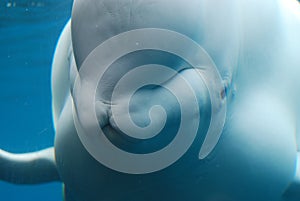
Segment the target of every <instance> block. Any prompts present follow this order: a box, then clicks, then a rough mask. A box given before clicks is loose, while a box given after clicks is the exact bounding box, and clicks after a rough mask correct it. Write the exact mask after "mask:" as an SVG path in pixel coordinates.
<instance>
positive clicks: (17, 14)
mask: <svg viewBox="0 0 300 201" xmlns="http://www.w3.org/2000/svg"><path fill="white" fill-rule="evenodd" d="M71 7H72V0H42V1H36V0H15V1H9V0H0V44H1V45H0V91H1V93H0V127H1V130H0V147H1V149H4V150H7V151H11V152H17V153H18V152H29V151H36V150H39V149H43V148H46V147H49V146H53V142H54V136H55V135H54V131H53V126H52V116H51V88H50V75H51V62H52V58H53V53H54V50H55V45H56V42H57V39H58V37H59V35H60V32H61V30H62V28H63V26H64V24H65V23H66V22H67V20H68V19H69V18H70V15H71ZM61 195H62V193H61V184H60V183H51V184H45V185H36V186H23V185H22V186H17V185H11V184H8V183H5V182H0V200H3V201H20V200H22V201H25V200H28V201H29V200H30V201H35V200H43V201H54V200H62V196H61Z"/></svg>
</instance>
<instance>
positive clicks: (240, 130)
mask: <svg viewBox="0 0 300 201" xmlns="http://www.w3.org/2000/svg"><path fill="white" fill-rule="evenodd" d="M299 36H300V5H299V3H298V2H297V1H295V0H276V1H274V0H265V1H259V0H253V1H247V0H242V1H241V0H225V1H221V2H220V1H218V2H216V1H211V0H189V1H180V0H173V1H171V0H151V1H150V0H149V1H146V0H144V1H140V0H133V1H128V0H123V1H112V0H75V1H74V5H73V11H72V17H71V20H70V21H69V22H68V23H67V25H66V26H65V28H64V30H63V32H62V34H61V36H60V39H59V41H58V44H57V47H56V52H55V55H54V60H53V65H52V96H53V101H52V102H53V105H52V109H53V122H54V128H55V132H56V134H55V135H56V136H55V145H54V147H53V148H48V149H45V150H41V151H38V152H34V153H24V154H13V153H8V152H6V151H3V150H0V179H1V180H3V181H7V182H11V183H16V184H38V183H44V182H52V181H59V182H62V183H63V186H64V199H65V200H66V201H102V200H103V201H104V200H110V201H124V200H131V201H140V200H172V201H174V200H176V201H177V200H178V201H181V200H191V201H192V200H203V201H254V200H255V201H265V200H270V201H294V200H299V199H300V161H299V160H300V155H299V150H300V130H299V127H300V104H299V103H300V79H299V78H298V77H299V75H300V57H299V51H300V37H299Z"/></svg>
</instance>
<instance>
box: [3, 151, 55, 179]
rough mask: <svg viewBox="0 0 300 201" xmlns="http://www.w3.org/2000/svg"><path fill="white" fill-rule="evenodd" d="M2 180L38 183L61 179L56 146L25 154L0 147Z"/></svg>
mask: <svg viewBox="0 0 300 201" xmlns="http://www.w3.org/2000/svg"><path fill="white" fill-rule="evenodd" d="M0 180H3V181H7V182H10V183H15V184H38V183H46V182H51V181H60V176H59V174H58V172H57V169H56V163H55V157H54V148H48V149H44V150H41V151H37V152H32V153H25V154H13V153H8V152H6V151H3V150H1V149H0Z"/></svg>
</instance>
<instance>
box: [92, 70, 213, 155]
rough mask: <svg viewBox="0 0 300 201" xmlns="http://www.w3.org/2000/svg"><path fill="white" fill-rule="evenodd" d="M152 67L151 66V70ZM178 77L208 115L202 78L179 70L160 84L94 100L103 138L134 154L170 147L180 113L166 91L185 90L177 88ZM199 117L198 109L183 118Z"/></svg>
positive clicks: (171, 95) (193, 119) (208, 109)
mask: <svg viewBox="0 0 300 201" xmlns="http://www.w3.org/2000/svg"><path fill="white" fill-rule="evenodd" d="M155 66H156V65H151V67H152V68H155ZM148 67H149V66H148ZM160 73H163V72H160ZM134 77H135V76H134ZM180 77H183V78H184V79H185V80H188V81H189V82H190V87H192V88H193V90H194V91H196V93H195V96H196V99H197V103H198V105H197V107H199V108H201V110H202V113H203V116H205V113H209V111H210V107H211V105H210V102H209V93H208V91H207V88H206V86H205V84H204V83H203V81H202V80H201V77H200V76H199V75H198V73H197V72H196V70H195V69H193V68H182V70H180V72H179V73H178V75H176V74H174V75H171V76H169V77H167V79H166V80H164V81H163V82H161V83H159V85H146V86H143V87H140V88H138V89H137V90H136V91H134V92H133V93H132V91H130V90H128V91H125V92H123V94H122V95H120V96H118V97H117V99H114V100H113V101H110V102H107V101H103V100H101V101H100V100H99V101H96V104H95V109H96V114H97V118H98V122H99V125H100V127H101V128H102V129H103V131H104V134H105V136H106V137H107V138H108V139H109V140H110V141H111V142H112V143H113V144H114V145H115V146H117V147H118V148H120V149H122V150H126V151H128V152H130V153H136V154H146V153H151V152H154V151H158V150H160V149H162V148H163V147H165V146H167V145H168V144H170V143H171V142H172V140H174V138H175V136H176V132H177V131H178V129H179V125H180V121H181V115H182V114H181V110H180V107H181V105H180V103H179V102H178V100H177V97H176V96H174V94H172V91H170V90H168V89H172V88H178V90H184V89H180V87H178V86H180V83H181V82H180ZM125 84H126V82H125ZM125 84H124V85H125ZM100 85H101V82H100V84H99V86H100ZM125 89H126V88H125ZM185 98H186V99H187V100H186V101H187V102H189V101H190V102H192V101H194V98H193V97H189V96H186V97H185ZM189 98H190V100H188V99H189ZM128 100H129V101H128ZM191 105H193V103H191ZM203 111H204V112H203ZM198 117H199V114H198V110H197V108H195V109H194V110H193V109H191V112H190V113H189V114H188V116H185V118H189V120H188V121H190V122H198V121H199V119H198ZM191 124H193V123H191ZM201 126H206V127H208V125H201ZM204 134H205V133H204ZM204 134H203V135H204ZM201 135H202V134H201Z"/></svg>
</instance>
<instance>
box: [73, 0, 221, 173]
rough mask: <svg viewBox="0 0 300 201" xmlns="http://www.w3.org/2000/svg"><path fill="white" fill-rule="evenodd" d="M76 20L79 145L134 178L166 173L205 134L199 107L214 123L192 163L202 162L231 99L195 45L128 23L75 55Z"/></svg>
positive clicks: (216, 137) (167, 31)
mask: <svg viewBox="0 0 300 201" xmlns="http://www.w3.org/2000/svg"><path fill="white" fill-rule="evenodd" d="M78 5H79V4H78ZM74 10H75V11H74V12H75V13H76V3H75V9H74ZM79 15H80V14H79ZM78 21H79V22H78ZM76 22H78V23H79V25H80V24H82V23H83V22H82V21H81V20H80V18H79V16H78V15H75V18H73V24H74V26H72V33H74V34H72V36H74V35H75V38H73V47H74V51H75V58H76V54H77V60H76V64H77V66H78V69H79V73H78V76H77V78H76V81H75V84H74V88H73V99H74V106H75V107H74V119H75V125H76V129H77V133H78V136H79V138H80V140H81V142H82V144H83V145H84V147H85V148H86V150H87V151H88V152H89V153H90V154H91V155H92V156H93V157H94V158H95V159H96V160H97V161H98V162H99V163H101V164H102V165H104V166H106V167H108V168H111V169H113V170H115V171H119V172H123V173H129V174H147V173H151V172H156V171H160V170H162V169H164V168H167V167H168V166H170V165H172V164H174V163H175V162H176V161H177V160H179V159H180V158H181V157H183V156H184V155H185V154H186V153H187V152H188V150H189V149H190V147H191V146H192V144H193V143H194V141H195V139H196V138H198V137H199V136H198V135H202V134H203V133H201V132H199V126H200V125H201V117H200V111H201V110H202V109H204V110H205V111H207V112H208V113H209V115H206V116H205V118H208V117H209V119H208V120H206V121H207V122H209V123H208V126H207V127H208V128H207V129H206V133H204V134H203V136H200V138H202V139H203V140H202V144H201V143H198V140H197V145H198V147H199V148H198V149H199V154H198V156H197V155H196V156H194V158H198V159H204V158H205V157H206V156H207V155H208V154H209V153H210V152H211V151H212V150H213V149H214V147H215V146H216V144H217V142H218V140H219V138H220V135H221V133H222V128H223V125H224V122H225V116H226V98H224V97H222V96H221V95H220V93H221V91H222V90H223V89H224V85H223V82H222V79H221V76H220V74H219V72H218V69H217V67H216V66H215V64H214V62H213V61H212V59H211V57H210V56H209V54H208V53H207V52H206V51H205V50H204V49H203V48H202V47H201V46H200V45H199V44H198V43H197V42H195V41H194V40H193V39H191V38H190V37H188V36H187V35H185V34H182V33H180V32H177V31H174V30H170V29H167V28H168V26H167V27H165V28H159V27H158V28H143V27H142V28H135V29H132V28H130V27H131V26H129V28H130V29H129V30H127V29H124V31H123V32H122V31H121V32H120V33H117V34H115V35H114V33H116V32H118V31H115V30H114V29H113V30H111V31H107V33H101V34H103V35H101V36H100V38H101V42H99V40H100V39H99V38H98V39H95V40H94V41H95V44H96V46H95V44H93V48H91V47H89V48H87V49H85V47H86V45H83V46H84V47H83V49H81V50H80V51H76V48H77V49H78V48H81V46H80V44H82V41H84V39H82V38H81V40H80V42H79V43H78V41H76V40H78V38H77V36H76V35H77V34H78V33H77V32H78V31H79V30H78V27H79V26H78V24H76ZM104 23H107V21H106V20H104ZM110 23H112V24H110ZM110 23H109V24H110V27H114V26H113V24H114V23H115V22H114V21H112V22H110ZM97 24H99V22H97ZM114 28H115V29H117V30H119V27H118V26H117V27H114ZM85 33H86V32H85ZM86 34H87V36H86V37H88V33H86ZM99 34H100V33H99ZM106 34H110V35H111V36H110V37H107V35H106ZM75 39H76V40H75ZM74 40H75V41H74ZM79 52H81V53H79Z"/></svg>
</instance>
